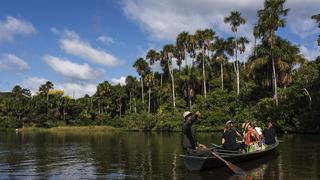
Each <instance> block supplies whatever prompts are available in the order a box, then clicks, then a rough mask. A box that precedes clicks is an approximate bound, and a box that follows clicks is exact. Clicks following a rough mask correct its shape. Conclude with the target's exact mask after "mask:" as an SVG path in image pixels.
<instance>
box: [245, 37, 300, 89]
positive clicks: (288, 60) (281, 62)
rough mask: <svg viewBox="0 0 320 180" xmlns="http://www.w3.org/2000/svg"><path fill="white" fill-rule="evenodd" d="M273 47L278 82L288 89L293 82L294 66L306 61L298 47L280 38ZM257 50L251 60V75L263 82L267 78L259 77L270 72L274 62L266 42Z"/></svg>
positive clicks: (277, 38)
mask: <svg viewBox="0 0 320 180" xmlns="http://www.w3.org/2000/svg"><path fill="white" fill-rule="evenodd" d="M273 46H274V51H273V52H272V53H273V54H272V58H273V59H274V60H273V61H274V65H275V69H276V72H277V81H279V84H280V85H281V86H283V87H286V86H288V85H289V84H290V83H291V81H292V74H291V73H292V69H293V68H294V66H295V65H297V64H301V63H303V62H304V61H305V60H304V58H303V57H302V55H301V54H300V50H299V48H298V47H297V46H295V45H292V44H291V43H290V42H289V41H286V40H284V39H281V38H280V37H276V40H275V42H274V44H273ZM256 48H257V49H256V52H257V53H256V55H254V54H253V55H252V56H251V57H250V58H249V64H250V69H251V74H255V77H254V78H255V79H258V80H261V79H262V78H267V77H259V76H261V75H260V74H259V73H261V72H266V71H269V68H268V66H272V64H273V62H272V60H271V54H270V53H269V49H270V45H269V44H268V43H267V42H266V41H263V43H262V44H259V45H258V46H257V47H256ZM266 74H268V73H266ZM262 76H264V75H262Z"/></svg>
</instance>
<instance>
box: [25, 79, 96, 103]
mask: <svg viewBox="0 0 320 180" xmlns="http://www.w3.org/2000/svg"><path fill="white" fill-rule="evenodd" d="M47 81H49V80H48V79H46V78H40V77H28V78H27V79H25V80H23V81H22V82H21V86H22V87H24V88H27V89H30V90H31V93H32V94H33V95H35V94H36V93H37V92H38V90H39V87H40V86H41V85H42V84H45V83H46V82H47ZM53 84H54V88H55V89H61V90H64V94H65V95H68V96H70V97H74V98H80V97H83V96H84V95H86V94H88V95H93V94H94V93H95V92H96V84H90V83H79V82H78V83H76V82H64V83H60V82H58V83H56V82H53Z"/></svg>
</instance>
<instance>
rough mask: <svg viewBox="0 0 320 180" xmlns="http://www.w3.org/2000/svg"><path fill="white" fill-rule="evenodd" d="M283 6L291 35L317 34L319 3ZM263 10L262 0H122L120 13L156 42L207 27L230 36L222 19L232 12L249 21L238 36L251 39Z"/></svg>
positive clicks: (292, 0)
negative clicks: (314, 20) (253, 28)
mask: <svg viewBox="0 0 320 180" xmlns="http://www.w3.org/2000/svg"><path fill="white" fill-rule="evenodd" d="M286 7H288V8H290V11H289V14H288V16H287V21H288V26H289V28H290V30H291V31H292V32H293V33H295V34H297V35H299V36H300V37H301V38H305V37H307V36H309V35H312V34H315V33H316V32H319V30H318V28H316V23H314V22H312V20H311V19H310V18H311V16H312V15H314V14H318V13H319V7H320V1H319V0H305V1H301V0H288V1H287V2H286ZM262 8H263V1H257V0H224V1H220V0H198V1H194V0H175V1H172V0H162V1H156V0H134V1H131V0H123V10H124V12H125V14H126V15H127V16H128V18H129V19H132V20H133V21H135V22H137V23H138V24H139V25H140V27H141V28H142V29H143V30H145V31H147V32H148V33H149V35H150V38H151V39H152V40H156V41H158V40H171V41H172V40H174V39H175V38H176V36H177V34H178V33H180V32H182V31H189V32H191V33H194V31H195V30H197V29H201V28H208V27H210V28H212V27H213V29H214V30H215V31H217V32H218V34H219V35H221V34H222V35H225V32H228V33H229V35H230V27H229V25H227V24H225V23H224V22H223V19H224V17H225V16H227V15H229V13H230V11H234V10H237V11H239V12H241V13H242V15H243V17H244V18H246V19H247V20H248V22H247V25H245V26H244V27H243V28H240V29H239V31H240V33H241V31H242V34H245V35H248V34H250V36H252V35H251V34H252V25H253V24H254V23H256V14H257V10H258V9H262Z"/></svg>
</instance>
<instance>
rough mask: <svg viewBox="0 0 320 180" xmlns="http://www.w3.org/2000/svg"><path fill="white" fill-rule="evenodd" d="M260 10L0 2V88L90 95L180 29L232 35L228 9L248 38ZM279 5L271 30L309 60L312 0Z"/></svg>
mask: <svg viewBox="0 0 320 180" xmlns="http://www.w3.org/2000/svg"><path fill="white" fill-rule="evenodd" d="M262 7H263V1H257V0H242V1H238V0H225V1H219V0H200V1H193V0H175V1H172V0H163V1H157V0H130V1H129V0H118V1H117V0H81V1H78V0H68V1H63V0H55V1H43V0H28V1H21V0H20V1H18V0H2V1H1V2H0V76H1V79H0V90H1V91H8V90H11V89H12V87H13V86H14V85H16V84H19V85H21V86H23V87H26V88H29V89H31V90H32V91H33V92H36V91H37V89H38V87H39V85H40V84H42V83H44V82H45V81H46V80H50V81H52V82H53V83H54V84H55V87H56V88H57V89H64V90H65V92H66V94H69V95H71V94H74V93H75V96H76V97H80V96H83V95H84V94H86V93H87V94H93V93H94V92H95V87H96V85H97V83H99V82H101V81H103V80H108V81H110V82H111V83H113V84H115V83H119V82H121V83H123V82H124V79H125V77H126V76H127V75H135V76H136V75H137V73H136V71H135V69H134V68H132V64H133V63H134V61H135V60H136V59H137V58H138V57H139V56H145V53H146V51H147V50H148V49H150V48H156V49H160V48H161V47H162V46H163V45H164V44H165V43H170V42H174V40H175V37H176V35H177V34H178V33H179V32H181V31H189V32H191V33H193V32H194V31H195V30H196V29H199V28H207V27H210V28H213V29H214V30H215V31H216V32H217V34H218V35H219V36H223V37H227V36H230V35H232V34H231V32H230V27H229V26H228V25H226V24H224V23H223V17H224V16H227V15H228V14H229V12H230V11H231V10H238V11H240V12H242V14H243V16H244V17H245V18H246V19H247V20H248V23H247V24H246V25H244V26H242V27H240V29H239V34H240V35H245V36H247V37H248V38H249V39H250V40H251V41H252V40H253V37H252V33H251V32H252V25H253V24H254V23H255V22H256V10H257V9H261V8H262ZM287 7H289V8H290V12H289V15H288V17H287V26H286V27H285V28H284V29H281V30H279V32H278V34H279V35H281V36H283V37H285V38H287V39H289V40H290V41H292V42H293V43H295V44H297V45H298V46H300V48H301V51H302V54H304V55H305V56H306V57H307V58H310V59H313V58H315V57H316V56H317V55H319V54H320V53H319V48H318V47H317V46H316V43H315V39H316V37H317V34H319V30H318V29H317V28H316V24H315V23H314V22H313V21H312V20H311V19H310V17H311V15H313V14H316V13H320V12H319V7H320V1H319V0H306V1H304V2H302V1H300V0H288V2H287ZM251 47H252V43H251V44H249V45H248V47H247V49H248V51H247V52H246V54H244V56H243V59H246V57H247V56H248V54H250V52H251ZM157 66H158V65H155V67H154V69H159V67H157Z"/></svg>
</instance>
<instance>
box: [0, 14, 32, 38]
mask: <svg viewBox="0 0 320 180" xmlns="http://www.w3.org/2000/svg"><path fill="white" fill-rule="evenodd" d="M35 32H36V28H35V27H34V26H33V25H32V23H30V22H28V21H25V20H22V19H17V18H14V17H12V16H7V17H6V19H5V20H4V21H1V20H0V43H1V42H11V41H13V40H14V38H15V36H17V35H25V36H27V35H31V34H34V33H35Z"/></svg>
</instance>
